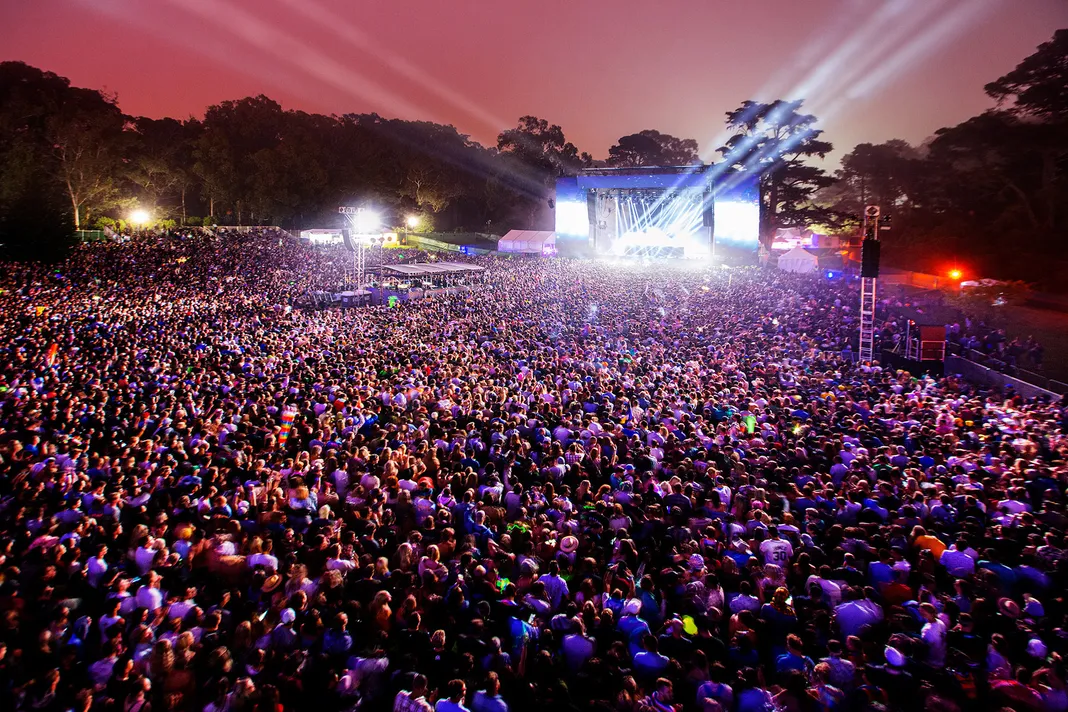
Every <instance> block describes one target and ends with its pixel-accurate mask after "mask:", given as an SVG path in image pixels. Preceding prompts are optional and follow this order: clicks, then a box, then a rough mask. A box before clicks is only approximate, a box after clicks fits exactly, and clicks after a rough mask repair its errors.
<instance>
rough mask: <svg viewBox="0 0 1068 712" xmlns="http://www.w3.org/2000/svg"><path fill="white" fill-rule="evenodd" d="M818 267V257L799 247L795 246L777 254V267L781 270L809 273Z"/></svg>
mask: <svg viewBox="0 0 1068 712" xmlns="http://www.w3.org/2000/svg"><path fill="white" fill-rule="evenodd" d="M819 267H820V261H819V259H818V258H817V257H816V256H815V255H814V254H812V253H811V252H808V251H807V250H804V249H802V248H800V247H795V248H794V249H792V250H790V251H789V252H786V253H784V254H782V255H780V256H779V269H780V270H782V271H783V272H795V273H797V274H809V273H811V272H815V271H816V270H817V269H819Z"/></svg>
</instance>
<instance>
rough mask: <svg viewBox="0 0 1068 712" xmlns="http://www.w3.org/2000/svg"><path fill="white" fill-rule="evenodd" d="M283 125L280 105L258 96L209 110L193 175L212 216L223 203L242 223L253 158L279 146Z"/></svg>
mask: <svg viewBox="0 0 1068 712" xmlns="http://www.w3.org/2000/svg"><path fill="white" fill-rule="evenodd" d="M282 122H283V112H282V107H281V105H279V104H278V103H277V102H275V101H273V100H271V99H269V98H268V97H266V96H263V95H262V94H261V95H259V96H256V97H246V98H244V99H239V100H237V101H224V102H222V103H220V104H215V105H213V106H210V107H208V110H207V112H206V113H205V115H204V122H203V127H204V129H203V133H201V135H200V138H199V140H198V141H197V145H196V148H195V150H194V156H195V160H196V163H195V165H194V171H195V172H196V174H197V175H198V176H200V178H201V180H202V181H203V183H204V189H205V192H206V193H207V194H208V199H209V204H210V212H211V214H213V215H214V214H215V212H216V207H217V204H222V205H225V206H227V207H229V208H230V209H231V210H232V211H233V212H234V215H235V218H236V220H237V222H239V223H240V222H241V221H242V219H243V217H244V214H245V211H246V210H247V209H248V207H249V205H250V204H251V202H252V201H253V199H254V195H253V192H254V191H253V180H254V174H255V170H256V165H255V159H254V158H253V157H254V156H255V155H256V153H258V152H259V151H262V150H264V149H269V148H274V147H275V146H276V145H277V144H278V142H279V140H280V131H281V128H282ZM260 164H261V165H263V160H262V158H261V159H260Z"/></svg>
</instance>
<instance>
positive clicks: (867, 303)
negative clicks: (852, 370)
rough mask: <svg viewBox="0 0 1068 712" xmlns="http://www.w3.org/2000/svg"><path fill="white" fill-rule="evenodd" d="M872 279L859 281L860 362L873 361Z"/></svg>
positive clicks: (873, 314)
mask: <svg viewBox="0 0 1068 712" xmlns="http://www.w3.org/2000/svg"><path fill="white" fill-rule="evenodd" d="M876 281H877V280H876V279H875V278H874V277H862V278H861V280H860V349H859V351H860V361H861V363H864V362H865V361H867V362H870V361H872V360H873V357H874V351H875V283H876Z"/></svg>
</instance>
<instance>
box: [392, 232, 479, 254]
mask: <svg viewBox="0 0 1068 712" xmlns="http://www.w3.org/2000/svg"><path fill="white" fill-rule="evenodd" d="M450 237H452V235H450ZM455 237H456V238H459V239H461V240H463V239H464V238H468V240H469V241H472V242H473V241H474V240H472V239H470V238H472V237H473V238H475V239H482V240H486V239H490V238H492V239H496V238H493V236H492V235H483V234H481V233H458V234H457V235H455ZM407 241H408V244H409V245H411V246H412V247H418V248H420V249H422V250H426V251H428V252H459V253H462V254H465V255H488V254H491V253H493V252H494V250H490V249H487V248H482V247H470V246H468V245H460V244H455V243H452V242H445V241H443V240H436V239H434V238H432V237H427V236H425V235H408V237H407Z"/></svg>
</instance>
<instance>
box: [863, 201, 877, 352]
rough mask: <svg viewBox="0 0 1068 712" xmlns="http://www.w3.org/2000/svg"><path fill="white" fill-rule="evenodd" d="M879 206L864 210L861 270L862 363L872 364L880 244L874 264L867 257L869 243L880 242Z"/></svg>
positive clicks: (874, 252) (871, 206) (875, 252)
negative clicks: (870, 241)
mask: <svg viewBox="0 0 1068 712" xmlns="http://www.w3.org/2000/svg"><path fill="white" fill-rule="evenodd" d="M880 227H881V226H880V224H879V206H878V205H869V206H867V207H865V208H864V233H863V234H864V238H863V240H862V242H861V270H860V347H859V349H858V352H859V355H860V362H861V363H864V362H869V363H870V362H871V361H872V360H874V357H875V305H876V299H875V294H876V287H877V283H878V281H879V279H878V275H879V262H878V259H879V258H878V255H879V253H878V247H879V245H878V244H875V245H872V247H874V248H876V249H875V250H874V251H873V255H874V257H875V259H874V260H873V262H874V264H868V262H869V259H870V258H868V257H867V255H866V253H867V249H866V247H867V246H868V244H869V243H868V241H869V240H872V241H875V242H878V240H879V229H880Z"/></svg>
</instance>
